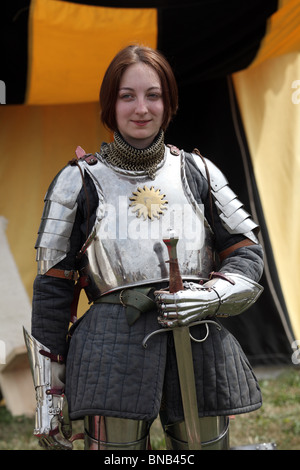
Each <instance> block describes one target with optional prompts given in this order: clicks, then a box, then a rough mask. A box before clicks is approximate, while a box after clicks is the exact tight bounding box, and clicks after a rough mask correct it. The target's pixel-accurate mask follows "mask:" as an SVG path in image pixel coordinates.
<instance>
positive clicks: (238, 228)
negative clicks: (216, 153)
mask: <svg viewBox="0 0 300 470" xmlns="http://www.w3.org/2000/svg"><path fill="white" fill-rule="evenodd" d="M192 155H193V158H194V161H195V163H196V164H197V166H198V168H199V170H200V171H201V173H202V174H203V176H204V177H205V178H207V175H206V171H205V167H204V164H203V161H202V160H201V159H200V158H199V156H198V155H197V154H194V153H193V154H192ZM205 162H206V165H207V168H208V172H209V177H210V184H211V191H212V195H213V198H214V200H215V204H216V206H217V208H218V209H219V215H220V218H221V220H222V222H223V225H224V227H225V228H226V230H227V231H228V232H229V233H232V234H243V235H244V236H245V237H247V238H249V239H250V240H251V241H253V242H254V243H258V240H257V238H256V235H255V232H256V231H257V230H258V225H257V224H256V223H255V222H254V221H253V220H252V219H251V216H250V214H249V213H248V212H247V211H245V209H244V208H243V204H242V202H241V201H239V199H238V197H237V195H236V194H235V193H234V192H233V191H232V189H230V187H229V185H228V181H227V179H226V178H225V176H224V174H223V173H222V172H221V171H220V170H219V168H218V167H216V165H214V163H212V162H211V161H210V160H208V159H205Z"/></svg>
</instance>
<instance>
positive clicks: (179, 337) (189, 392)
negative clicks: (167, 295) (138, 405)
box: [163, 237, 201, 450]
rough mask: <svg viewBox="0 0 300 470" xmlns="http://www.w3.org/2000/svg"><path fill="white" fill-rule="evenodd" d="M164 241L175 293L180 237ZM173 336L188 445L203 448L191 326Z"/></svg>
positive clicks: (180, 285)
mask: <svg viewBox="0 0 300 470" xmlns="http://www.w3.org/2000/svg"><path fill="white" fill-rule="evenodd" d="M163 241H164V243H165V244H166V246H167V248H168V253H169V263H170V286H169V290H170V292H171V293H175V292H177V291H178V290H182V289H183V283H182V279H181V275H180V270H179V265H178V259H177V249H176V246H177V242H178V238H175V237H174V238H169V239H164V240H163ZM173 337H174V345H175V351H176V360H177V367H178V375H179V382H180V390H181V398H182V405H183V412H184V420H185V426H186V432H187V441H188V447H189V449H190V450H201V435H200V423H199V417H198V404H197V395H196V384H195V373H194V364H193V354H192V345H191V338H190V331H189V327H188V326H180V327H175V328H173Z"/></svg>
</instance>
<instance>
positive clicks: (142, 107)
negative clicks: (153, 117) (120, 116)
mask: <svg viewBox="0 0 300 470" xmlns="http://www.w3.org/2000/svg"><path fill="white" fill-rule="evenodd" d="M135 112H136V113H137V114H146V113H147V112H148V107H147V104H146V101H145V99H144V98H139V99H138V100H137V102H136V108H135Z"/></svg>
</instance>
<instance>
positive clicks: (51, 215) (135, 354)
mask: <svg viewBox="0 0 300 470" xmlns="http://www.w3.org/2000/svg"><path fill="white" fill-rule="evenodd" d="M100 105H101V113H102V114H101V117H102V122H103V123H104V125H105V126H106V127H107V128H108V129H110V130H111V131H113V132H114V140H113V142H111V143H109V144H102V146H101V150H100V152H99V153H96V155H84V156H83V157H82V158H80V159H79V160H73V161H72V162H70V163H69V165H68V166H67V167H66V168H64V169H63V170H62V171H61V172H60V173H59V175H58V176H57V177H56V178H55V179H54V181H53V182H52V184H51V186H50V188H49V190H48V193H47V195H46V200H45V209H44V214H43V217H42V223H41V226H40V230H39V236H38V240H37V243H36V248H37V259H38V275H37V277H36V280H35V284H34V298H33V312H32V336H31V335H29V334H28V333H27V334H26V341H27V344H28V349H29V352H30V354H31V360H32V361H33V363H34V364H36V363H38V364H39V365H40V370H46V371H47V374H48V381H47V380H45V381H44V382H42V383H41V377H38V376H37V375H36V374H37V372H36V370H37V368H35V373H34V374H35V375H34V379H35V384H36V385H37V383H38V382H39V384H41V385H42V386H41V387H39V389H38V391H39V396H40V397H42V398H40V401H39V407H38V411H37V413H38V419H37V422H38V424H37V428H36V430H35V434H36V435H37V436H38V437H40V441H41V443H42V445H44V446H46V447H49V446H50V447H51V446H52V447H56V448H71V446H72V444H71V443H70V441H69V440H68V438H69V437H70V429H69V427H68V423H67V422H65V421H64V422H63V423H62V425H61V423H60V422H61V420H62V417H61V413H60V410H61V409H62V402H63V397H65V396H66V397H67V401H68V405H69V416H70V418H71V420H75V419H83V418H84V422H85V443H86V448H87V449H108V450H111V449H146V448H148V445H149V429H150V426H151V423H152V422H153V420H154V419H155V418H156V416H157V415H158V413H160V416H161V420H162V423H163V427H164V430H165V435H166V442H167V447H168V448H170V449H172V448H173V449H186V448H187V445H188V444H187V440H188V439H187V434H188V433H189V429H186V427H187V426H188V424H187V423H185V416H184V413H183V407H182V401H181V394H180V386H179V377H178V372H177V364H176V354H175V350H174V343H173V339H172V334H171V333H172V331H170V330H172V329H174V328H181V327H184V326H187V325H188V326H190V332H191V335H192V339H194V340H192V348H193V355H194V370H195V384H196V388H197V394H198V414H199V425H200V431H201V432H200V435H201V441H202V448H203V449H206V448H208V449H211V448H213V449H224V448H228V445H229V444H228V432H227V430H228V429H227V428H228V419H227V416H228V415H230V414H237V413H243V412H249V411H252V410H255V409H257V408H259V407H260V406H261V395H260V391H259V387H258V384H257V381H256V379H255V377H254V375H253V373H252V370H251V367H250V366H249V364H248V361H247V359H246V358H245V356H244V354H243V352H242V350H241V348H240V346H239V344H238V343H237V341H236V340H235V338H233V337H232V335H231V334H229V332H228V331H227V330H226V329H225V328H224V327H223V326H222V327H221V326H220V324H219V323H218V321H217V318H216V315H217V316H218V315H222V316H223V315H225V316H228V315H236V314H239V313H241V312H242V311H244V310H245V309H246V308H248V307H249V306H250V305H251V304H253V302H255V300H256V299H257V297H258V296H259V295H260V293H261V290H262V288H261V287H260V286H259V285H258V284H257V282H258V281H259V279H260V277H261V274H262V269H263V260H262V259H263V255H262V249H261V246H260V245H259V244H258V242H257V239H256V235H255V232H256V231H257V229H258V227H257V225H256V224H255V223H254V222H253V221H252V220H251V218H250V217H249V214H247V213H246V212H245V211H244V210H243V208H242V204H241V203H240V202H239V201H238V199H237V197H236V196H235V195H234V194H233V192H232V191H231V190H230V188H229V186H228V183H227V180H226V179H225V177H224V176H223V174H222V173H221V172H220V171H219V170H218V169H217V168H216V167H215V166H214V165H213V163H212V162H210V161H208V160H207V159H204V158H203V157H201V156H200V155H199V154H198V152H197V151H195V152H194V153H192V154H187V153H186V152H184V151H179V150H178V149H177V148H176V147H174V146H165V144H164V131H165V130H166V129H167V127H168V124H169V122H170V120H171V119H172V118H173V116H174V115H175V113H176V110H177V87H176V82H175V78H174V75H173V73H172V70H171V68H170V66H169V64H168V63H167V62H166V60H165V59H164V58H163V56H162V55H161V54H160V53H158V52H157V51H154V50H152V49H149V48H146V47H139V46H129V47H127V48H125V49H124V50H122V51H120V52H119V53H118V54H117V55H116V57H115V58H114V59H113V61H112V62H111V64H110V66H109V67H108V69H107V72H106V74H105V77H104V79H103V83H102V86H101V91H100ZM210 182H211V184H210ZM232 213H234V219H235V220H234V223H233V222H232V217H231V214H232ZM170 230H171V231H172V232H173V231H175V232H176V236H178V237H179V241H178V246H177V249H178V260H179V266H180V271H181V276H182V279H183V282H184V286H183V287H182V289H180V291H179V292H176V293H173V292H169V290H168V285H169V271H168V270H169V268H168V252H167V248H166V246H165V245H164V243H163V238H164V237H165V236H167V237H170ZM77 272H79V273H80V279H79V283H81V285H84V287H85V291H86V294H87V296H88V298H89V300H90V301H91V302H92V303H93V305H91V307H90V309H89V310H88V312H87V313H86V314H85V315H83V317H81V318H80V319H79V320H78V321H75V323H74V325H73V326H72V327H71V329H70V331H69V334H68V326H69V321H70V317H71V312H73V310H72V305H73V302H74V298H76V292H75V293H74V290H75V291H76V287H75V288H74V279H76V273H77ZM77 285H78V284H77ZM75 303H76V302H75ZM208 319H209V320H208ZM194 323H196V325H194ZM157 330H159V331H160V332H161V333H162V334H156V333H157ZM66 336H68V341H66ZM145 338H146V339H145ZM145 343H146V344H145ZM145 346H147V347H145ZM65 369H66V377H64V374H65ZM49 381H50V382H51V386H50V387H49V383H48V382H49ZM186 386H187V387H188V386H189V384H186ZM64 401H65V400H64ZM187 431H188V432H187ZM198 444H199V445H200V443H198Z"/></svg>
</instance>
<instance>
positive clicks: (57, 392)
mask: <svg viewBox="0 0 300 470" xmlns="http://www.w3.org/2000/svg"><path fill="white" fill-rule="evenodd" d="M51 377H52V387H51V389H50V390H49V391H48V392H46V393H47V396H48V398H49V405H50V409H51V414H52V415H53V417H52V419H51V420H50V428H51V429H50V431H49V433H43V434H42V435H41V434H40V435H37V437H38V438H39V444H40V446H41V447H43V448H44V449H48V450H51V449H54V450H72V448H73V444H72V442H70V441H69V439H70V438H71V436H72V424H71V421H70V418H69V412H68V403H67V398H66V396H65V395H64V382H65V365H64V364H59V363H57V362H52V363H51ZM51 401H52V403H51ZM51 405H52V406H51Z"/></svg>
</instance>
